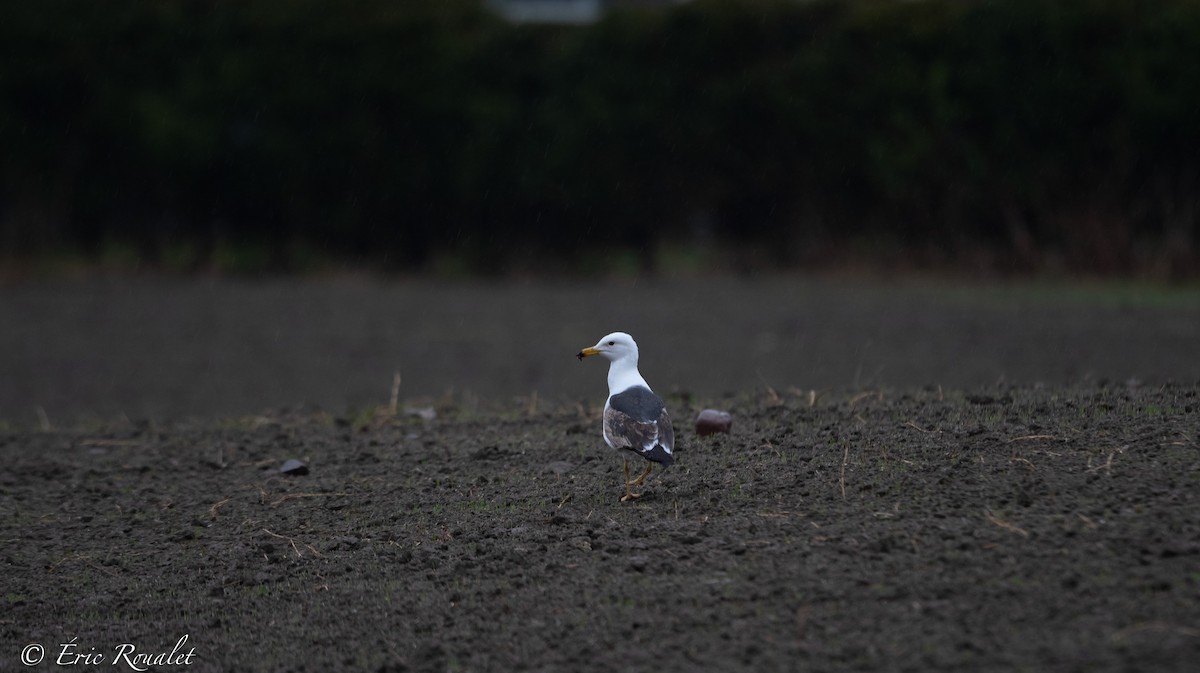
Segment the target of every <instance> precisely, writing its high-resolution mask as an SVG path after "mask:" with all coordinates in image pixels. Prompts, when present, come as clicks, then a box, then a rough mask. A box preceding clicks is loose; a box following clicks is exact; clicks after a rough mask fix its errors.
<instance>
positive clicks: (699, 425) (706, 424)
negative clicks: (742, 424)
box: [696, 409, 733, 437]
mask: <svg viewBox="0 0 1200 673" xmlns="http://www.w3.org/2000/svg"><path fill="white" fill-rule="evenodd" d="M732 426H733V416H732V415H730V414H729V412H728V411H719V410H717V409H705V410H704V411H701V412H700V415H699V416H696V434H697V435H700V436H701V437H706V436H708V435H715V434H716V433H718V432H724V433H728V432H729V428H730V427H732Z"/></svg>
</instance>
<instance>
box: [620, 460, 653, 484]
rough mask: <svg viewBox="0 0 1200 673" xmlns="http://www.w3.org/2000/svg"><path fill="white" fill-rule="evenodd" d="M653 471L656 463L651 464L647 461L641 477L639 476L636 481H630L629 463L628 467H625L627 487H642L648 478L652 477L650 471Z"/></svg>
mask: <svg viewBox="0 0 1200 673" xmlns="http://www.w3.org/2000/svg"><path fill="white" fill-rule="evenodd" d="M653 469H654V463H651V462H650V461H646V469H645V470H644V471H643V472H642V473H641V475H639V476H638V478H637V479H634V480H633V481H629V465H628V463H626V465H625V485H626V486H641V485H642V482H643V481H645V480H646V477H648V476H650V470H653Z"/></svg>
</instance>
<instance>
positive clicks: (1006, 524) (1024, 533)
mask: <svg viewBox="0 0 1200 673" xmlns="http://www.w3.org/2000/svg"><path fill="white" fill-rule="evenodd" d="M983 515H984V516H985V517H987V520H988V521H991V522H992V523H993V524H995V525H997V526H999V527H1001V528H1003V529H1004V530H1006V531H1008V532H1010V533H1016V534H1017V535H1020V536H1021V537H1029V532H1028V531H1026V530H1024V529H1022V528H1018V527H1017V526H1014V525H1013V524H1011V523H1009V522H1007V521H1005V520H1004V519H1001V518H1000V517H998V516H996V515H995V514H992V512H991V510H984V511H983Z"/></svg>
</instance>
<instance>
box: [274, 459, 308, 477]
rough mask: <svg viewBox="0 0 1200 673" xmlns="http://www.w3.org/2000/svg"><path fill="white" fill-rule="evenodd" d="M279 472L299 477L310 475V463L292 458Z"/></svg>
mask: <svg viewBox="0 0 1200 673" xmlns="http://www.w3.org/2000/svg"><path fill="white" fill-rule="evenodd" d="M279 471H280V472H282V473H283V474H288V475H291V476H293V477H299V476H301V475H305V474H308V463H305V462H304V461H302V460H296V459H295V458H291V459H289V460H287V461H286V462H284V464H283V465H281V466H280V467H279Z"/></svg>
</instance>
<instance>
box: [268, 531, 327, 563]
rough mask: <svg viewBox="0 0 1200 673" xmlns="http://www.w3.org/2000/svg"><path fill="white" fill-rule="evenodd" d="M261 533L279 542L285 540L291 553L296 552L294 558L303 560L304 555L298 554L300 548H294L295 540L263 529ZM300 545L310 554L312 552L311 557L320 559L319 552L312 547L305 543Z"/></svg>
mask: <svg viewBox="0 0 1200 673" xmlns="http://www.w3.org/2000/svg"><path fill="white" fill-rule="evenodd" d="M262 532H264V533H266V534H267V535H270V536H271V537H277V538H279V539H280V540H287V541H288V543H289V544H291V545H292V551H294V552H296V557H297V558H304V554H302V553H300V547H298V546H296V540H295V538H291V537H288V536H286V535H280V534H279V533H275V532H272V531H269V530H267V529H266V528H263V529H262ZM300 544H302V545H304V546H305V547H306V548H307V549H308V550H309V551H310V552H312V555H313V556H316V557H317V558H320V557H321V552H319V551H317V550H316V549H315V548H313V546H312V545H310V544H308V543H307V542H301V543H300Z"/></svg>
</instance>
